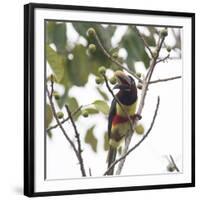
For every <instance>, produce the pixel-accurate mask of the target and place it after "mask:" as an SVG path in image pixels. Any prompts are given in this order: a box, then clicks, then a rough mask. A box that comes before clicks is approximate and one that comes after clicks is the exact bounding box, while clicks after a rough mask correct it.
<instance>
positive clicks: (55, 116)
mask: <svg viewBox="0 0 200 200" xmlns="http://www.w3.org/2000/svg"><path fill="white" fill-rule="evenodd" d="M46 91H47V96H48V98H49V102H50V106H51V110H52V113H53V116H54V118H55V120H56V122H57V124H58V126H59V127H60V129H61V131H62V133H63V135H64V136H65V138H66V139H67V141H68V142H69V144H70V145H71V147H72V149H73V151H74V153H75V155H76V157H77V159H78V161H79V163H80V156H79V152H78V151H77V149H76V147H75V145H74V143H73V141H72V140H71V139H70V137H69V136H68V135H67V133H66V131H65V129H64V128H63V126H62V124H61V123H60V121H59V119H58V117H57V114H56V109H55V106H54V103H53V100H52V95H51V94H52V93H53V80H51V92H49V90H48V88H47V87H46ZM80 166H81V165H80ZM81 173H82V176H85V174H83V172H82V170H81Z"/></svg>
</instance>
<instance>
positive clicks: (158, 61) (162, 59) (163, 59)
mask: <svg viewBox="0 0 200 200" xmlns="http://www.w3.org/2000/svg"><path fill="white" fill-rule="evenodd" d="M169 56H170V54H168V55H167V56H165V57H164V58H161V59H159V60H157V61H156V64H158V63H160V62H165V61H166V60H167V59H168V58H169Z"/></svg>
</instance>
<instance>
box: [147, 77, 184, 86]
mask: <svg viewBox="0 0 200 200" xmlns="http://www.w3.org/2000/svg"><path fill="white" fill-rule="evenodd" d="M179 78H181V76H174V77H169V78H164V79H158V80H154V81H150V82H149V84H153V83H159V82H166V81H172V80H176V79H179Z"/></svg>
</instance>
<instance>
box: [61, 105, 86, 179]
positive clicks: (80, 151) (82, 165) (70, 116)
mask: <svg viewBox="0 0 200 200" xmlns="http://www.w3.org/2000/svg"><path fill="white" fill-rule="evenodd" d="M65 108H66V110H67V113H68V116H69V119H70V121H71V123H72V126H73V128H74V132H75V137H76V139H77V144H78V153H79V162H80V167H81V172H82V175H83V176H86V173H85V168H84V163H83V158H82V152H83V150H82V149H81V141H80V134H79V133H78V130H77V127H76V124H75V122H74V120H73V117H72V113H71V111H70V109H69V106H68V105H65Z"/></svg>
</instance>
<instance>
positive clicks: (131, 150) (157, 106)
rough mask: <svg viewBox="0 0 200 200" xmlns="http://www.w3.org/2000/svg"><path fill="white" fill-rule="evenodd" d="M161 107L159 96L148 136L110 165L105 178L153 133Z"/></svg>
mask: <svg viewBox="0 0 200 200" xmlns="http://www.w3.org/2000/svg"><path fill="white" fill-rule="evenodd" d="M159 105H160V97H159V96H158V99H157V105H156V109H155V112H154V116H153V119H152V122H151V125H150V127H149V129H148V131H147V132H146V134H145V135H144V136H143V138H142V139H141V140H140V141H139V142H138V143H137V144H135V145H134V146H133V147H132V148H131V149H130V150H128V151H127V152H126V153H125V154H124V155H123V156H121V157H120V158H118V159H117V160H115V161H114V162H113V163H112V164H111V165H110V167H109V168H108V169H107V170H106V172H105V173H104V176H105V175H107V173H108V172H109V170H110V169H111V168H113V167H114V166H115V165H116V164H117V163H118V162H120V161H121V160H123V159H125V158H126V157H127V156H128V155H129V154H130V153H131V152H133V151H134V150H135V149H136V148H137V147H138V146H139V145H140V144H141V143H142V142H143V141H144V140H145V139H146V138H147V136H148V135H149V133H150V132H151V130H152V128H153V125H154V122H155V119H156V116H157V113H158V108H159Z"/></svg>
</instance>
